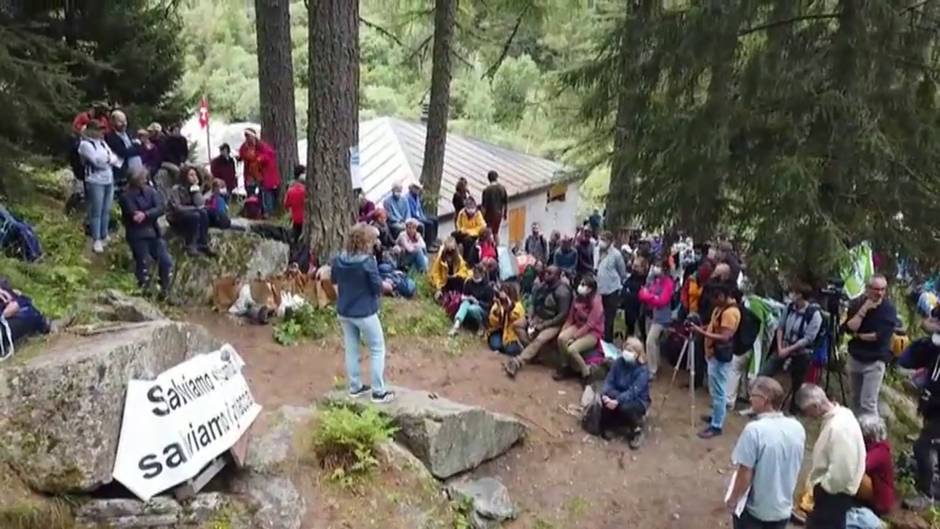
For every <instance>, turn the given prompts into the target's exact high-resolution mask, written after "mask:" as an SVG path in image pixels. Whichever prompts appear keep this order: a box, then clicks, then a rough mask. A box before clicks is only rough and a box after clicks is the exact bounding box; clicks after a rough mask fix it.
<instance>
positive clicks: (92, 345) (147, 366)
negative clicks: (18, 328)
mask: <svg viewBox="0 0 940 529" xmlns="http://www.w3.org/2000/svg"><path fill="white" fill-rule="evenodd" d="M220 345H221V343H220V342H219V341H218V340H216V339H215V338H213V337H212V336H210V335H209V333H208V332H207V331H206V330H205V329H204V328H202V327H200V326H198V325H190V324H185V323H177V322H171V321H167V320H162V321H154V322H147V323H137V324H129V325H126V326H118V327H116V328H115V329H112V330H109V331H108V332H102V333H98V334H94V335H93V336H88V337H80V336H73V335H68V336H60V337H59V339H57V340H53V341H52V342H51V343H50V344H49V346H48V347H46V348H45V349H44V350H43V352H42V353H41V354H40V355H39V356H36V357H32V358H30V359H28V360H26V361H25V362H24V363H15V362H8V363H6V364H4V365H3V366H2V367H0V402H2V403H3V405H2V406H0V447H2V450H0V461H2V462H5V463H7V464H9V465H10V466H11V467H12V468H13V469H14V470H15V471H16V472H17V474H19V476H20V478H21V479H22V480H23V481H24V482H26V484H28V485H29V486H30V487H32V488H33V489H34V490H37V491H43V492H49V493H74V492H87V491H91V490H94V489H96V488H98V487H100V486H102V485H105V484H107V483H110V482H111V479H112V478H111V472H112V470H113V468H114V458H115V455H116V453H117V445H118V437H119V435H120V431H121V420H122V414H123V411H124V399H125V395H126V393H127V381H128V379H131V378H141V379H147V378H151V377H153V376H155V375H156V374H158V373H160V372H162V371H165V370H167V369H169V368H170V367H173V366H174V365H176V364H179V363H180V362H182V361H184V360H186V359H187V358H190V357H191V356H193V355H194V354H197V353H204V352H209V351H212V350H215V349H217V348H218V347H219V346H220Z"/></svg>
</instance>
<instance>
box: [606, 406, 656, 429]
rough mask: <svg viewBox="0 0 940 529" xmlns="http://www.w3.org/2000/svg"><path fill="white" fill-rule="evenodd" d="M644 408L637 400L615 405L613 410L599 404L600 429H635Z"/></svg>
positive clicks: (644, 412)
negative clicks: (615, 407)
mask: <svg viewBox="0 0 940 529" xmlns="http://www.w3.org/2000/svg"><path fill="white" fill-rule="evenodd" d="M644 415H646V408H645V407H644V406H643V405H642V404H640V403H639V402H630V403H627V404H621V405H620V406H617V409H615V410H609V409H607V406H604V405H601V431H607V430H613V429H617V428H626V429H629V430H635V429H636V428H638V427H639V426H640V425H641V424H642V421H643V416H644Z"/></svg>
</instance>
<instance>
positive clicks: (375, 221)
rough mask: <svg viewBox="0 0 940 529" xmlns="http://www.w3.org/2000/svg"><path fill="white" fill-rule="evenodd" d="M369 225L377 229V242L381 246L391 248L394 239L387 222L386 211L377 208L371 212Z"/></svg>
mask: <svg viewBox="0 0 940 529" xmlns="http://www.w3.org/2000/svg"><path fill="white" fill-rule="evenodd" d="M369 225H370V226H372V227H373V228H375V229H377V230H379V236H378V239H377V240H378V243H379V245H381V246H382V248H391V247H392V246H395V239H394V238H393V237H392V229H391V227H390V226H389V224H388V213H387V212H386V211H385V210H384V209H383V208H379V209H377V210H375V212H374V213H373V214H372V221H371V222H370V223H369Z"/></svg>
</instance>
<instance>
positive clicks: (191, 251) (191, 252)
mask: <svg viewBox="0 0 940 529" xmlns="http://www.w3.org/2000/svg"><path fill="white" fill-rule="evenodd" d="M186 255H188V256H190V257H199V256H200V255H202V254H200V253H199V250H197V249H196V247H195V246H187V247H186Z"/></svg>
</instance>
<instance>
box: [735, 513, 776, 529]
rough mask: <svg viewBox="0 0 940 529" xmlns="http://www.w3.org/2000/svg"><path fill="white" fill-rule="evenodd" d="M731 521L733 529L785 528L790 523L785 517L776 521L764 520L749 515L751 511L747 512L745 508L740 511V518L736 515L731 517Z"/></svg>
mask: <svg viewBox="0 0 940 529" xmlns="http://www.w3.org/2000/svg"><path fill="white" fill-rule="evenodd" d="M732 523H733V526H732V527H733V529H787V524H789V523H790V520H789V519H786V520H777V521H776V522H765V521H763V520H758V519H757V518H754V517H753V516H751V513H749V512H747V508H745V509H744V512H742V513H741V517H740V518H739V517H737V516H734V517H733V518H732Z"/></svg>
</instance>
